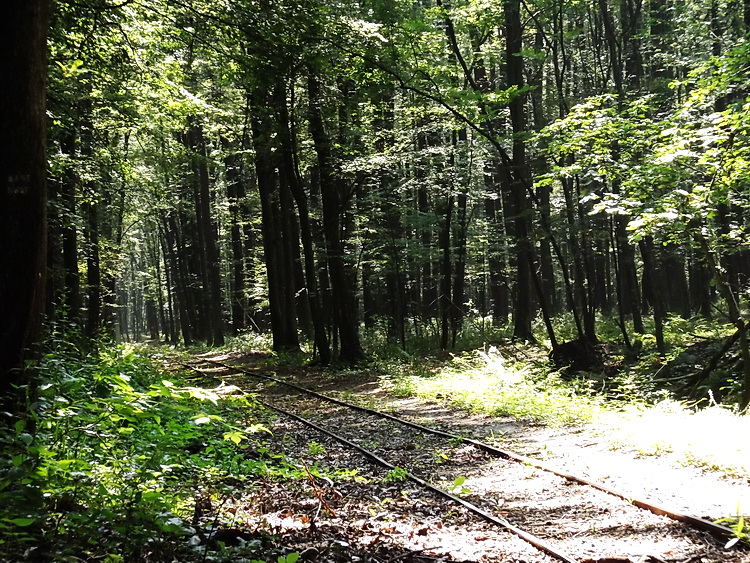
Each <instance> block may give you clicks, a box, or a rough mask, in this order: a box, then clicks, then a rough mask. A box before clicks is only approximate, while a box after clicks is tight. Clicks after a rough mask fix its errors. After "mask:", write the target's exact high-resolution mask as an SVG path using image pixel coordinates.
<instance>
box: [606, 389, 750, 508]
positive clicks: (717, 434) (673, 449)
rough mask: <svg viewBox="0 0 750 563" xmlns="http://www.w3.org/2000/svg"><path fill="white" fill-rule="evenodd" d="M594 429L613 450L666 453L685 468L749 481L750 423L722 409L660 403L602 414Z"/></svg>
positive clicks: (746, 417) (744, 417)
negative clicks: (698, 469) (605, 437)
mask: <svg viewBox="0 0 750 563" xmlns="http://www.w3.org/2000/svg"><path fill="white" fill-rule="evenodd" d="M595 426H596V428H597V429H598V430H599V432H600V433H602V434H603V435H605V436H607V439H608V440H610V441H611V443H612V444H613V445H614V446H616V447H624V448H628V449H633V450H634V451H636V452H638V453H640V454H641V455H660V454H665V453H670V454H674V455H675V456H677V458H678V459H680V460H682V461H683V462H684V463H689V464H692V465H698V466H702V467H706V468H707V469H714V470H719V471H723V472H727V473H730V474H732V475H736V476H750V443H748V441H747V436H750V417H748V416H741V415H738V414H737V413H734V412H732V411H731V410H729V409H726V408H722V407H718V406H715V407H710V408H707V409H703V410H700V411H693V410H691V409H688V408H686V407H684V406H683V405H681V404H680V403H677V402H675V401H663V402H661V403H659V404H657V405H655V406H653V407H650V408H647V409H644V408H635V407H633V408H630V409H626V410H623V411H608V412H603V413H602V414H601V415H600V416H599V417H598V419H597V422H596V423H595ZM748 502H750V499H748Z"/></svg>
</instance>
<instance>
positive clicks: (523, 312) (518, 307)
mask: <svg viewBox="0 0 750 563" xmlns="http://www.w3.org/2000/svg"><path fill="white" fill-rule="evenodd" d="M503 11H504V13H505V41H506V44H505V68H506V72H507V74H508V86H516V87H517V88H518V89H519V91H520V92H523V87H524V78H523V72H524V70H523V67H524V63H523V57H522V56H521V52H522V49H523V24H522V22H521V2H520V0H504V1H503ZM525 98H526V96H525V94H522V93H518V94H516V95H515V96H514V97H513V98H512V99H511V101H510V102H509V110H510V121H511V126H512V129H513V154H512V167H513V168H512V170H510V169H508V170H506V171H505V172H506V175H507V177H508V182H509V186H508V187H509V189H510V193H511V198H512V201H513V207H514V209H513V213H514V216H515V219H514V222H515V235H516V237H517V246H516V268H517V273H516V301H515V303H514V307H513V337H514V338H518V339H521V340H529V341H533V340H534V335H533V333H532V332H531V321H532V319H533V318H534V316H535V311H534V309H533V306H532V300H531V288H532V279H531V276H532V275H535V274H534V272H532V269H531V268H532V264H533V263H534V259H533V256H534V248H533V242H532V239H531V237H532V226H531V225H532V224H531V215H532V208H531V205H530V202H529V200H528V196H527V194H526V186H527V185H528V184H529V183H530V182H529V179H530V175H529V170H528V166H527V162H526V142H525V141H524V139H523V135H524V134H525V133H526V132H527V131H526V109H525V107H524V105H525Z"/></svg>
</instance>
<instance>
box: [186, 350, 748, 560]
mask: <svg viewBox="0 0 750 563" xmlns="http://www.w3.org/2000/svg"><path fill="white" fill-rule="evenodd" d="M184 366H185V367H187V368H189V369H191V370H194V371H195V372H197V373H199V374H202V375H204V376H208V377H213V378H217V379H220V380H223V381H228V382H231V383H234V384H237V383H240V385H239V387H240V388H244V389H245V390H249V389H248V379H247V377H248V376H249V377H250V378H253V379H254V380H255V381H258V382H260V383H261V385H259V386H256V388H255V389H254V392H255V393H257V395H256V398H258V399H259V400H261V402H262V404H264V405H265V406H267V407H269V408H271V409H273V410H275V411H277V412H279V413H280V414H281V415H282V416H285V417H289V418H291V419H293V420H296V421H298V422H300V423H303V424H305V425H307V426H309V427H311V428H313V429H314V430H315V431H317V432H319V433H321V434H322V435H326V436H328V437H330V438H331V439H333V440H335V441H337V442H339V443H341V444H342V445H344V446H345V447H347V448H350V449H354V450H356V451H357V452H359V454H361V455H362V456H364V457H365V458H367V459H368V460H369V461H370V462H372V463H375V464H377V465H380V466H381V467H385V468H387V469H389V470H391V471H394V472H399V474H400V475H401V476H402V477H403V478H408V479H409V480H410V481H412V482H414V483H416V484H417V485H419V486H421V487H423V488H425V489H427V490H429V491H431V492H432V493H434V494H437V495H440V496H442V497H444V498H446V499H449V500H450V501H451V502H454V503H456V505H458V506H461V507H463V509H465V510H467V511H468V512H470V513H472V514H474V515H475V516H476V517H478V518H481V519H483V520H484V521H486V522H488V523H490V524H492V525H494V526H497V527H499V528H503V529H504V530H506V531H508V532H510V533H512V534H515V535H516V536H518V537H520V538H522V539H523V540H525V541H526V542H528V543H529V544H530V545H532V546H534V548H536V549H537V550H539V551H541V552H543V553H545V554H547V555H548V556H549V557H551V558H552V559H554V560H558V561H564V562H569V563H570V562H579V561H586V562H592V563H593V562H602V563H604V562H618V561H622V562H627V561H639V562H647V561H660V562H666V561H675V562H677V561H680V562H685V563H687V562H694V561H695V562H697V561H737V562H739V561H745V560H747V559H746V557H745V556H746V554H743V553H740V552H737V551H735V552H732V553H729V552H725V551H723V550H722V546H723V544H724V543H726V540H727V539H728V538H730V537H732V530H730V529H729V528H727V527H724V526H721V525H719V524H715V523H713V522H711V521H709V520H705V519H701V518H697V517H694V516H691V515H687V514H682V513H679V512H676V511H672V510H669V509H667V508H664V507H660V506H657V505H655V504H653V503H651V502H648V501H645V500H640V499H634V498H630V497H628V495H626V494H623V493H620V492H618V491H616V490H613V489H611V488H609V487H607V486H604V485H601V484H599V483H596V482H592V481H589V480H587V479H584V478H580V477H577V476H574V475H570V474H567V473H564V472H560V471H557V470H555V469H554V468H552V467H549V466H547V465H546V464H544V463H543V462H541V461H538V460H535V459H532V458H529V457H526V456H523V455H519V454H516V453H514V452H511V451H508V450H504V449H499V448H496V447H494V446H492V445H489V444H486V443H483V442H480V441H477V440H473V439H469V438H465V437H462V436H457V435H454V434H451V433H449V432H445V431H442V430H436V429H435V428H431V427H426V426H423V425H419V424H416V423H413V422H410V421H408V420H404V419H401V418H398V417H396V416H393V415H391V414H389V413H385V412H380V411H377V410H375V409H371V408H368V407H363V406H359V405H355V404H351V403H348V402H345V401H342V400H340V399H337V398H334V397H330V396H327V395H323V394H321V393H318V392H316V391H314V390H311V389H307V388H304V387H302V386H300V385H297V384H295V383H292V382H289V381H285V380H283V379H279V378H276V377H273V376H269V375H266V374H261V373H258V372H257V371H250V370H248V369H245V368H244V367H243V366H239V365H230V364H227V363H223V362H219V361H214V360H208V359H205V360H201V361H200V362H199V363H191V364H184ZM240 379H241V381H239V380H240ZM282 388H283V391H282ZM282 397H283V401H282ZM274 398H275V399H276V400H274ZM279 403H282V404H283V407H282V406H280V405H279ZM383 437H385V439H383ZM457 483H460V484H458V485H457Z"/></svg>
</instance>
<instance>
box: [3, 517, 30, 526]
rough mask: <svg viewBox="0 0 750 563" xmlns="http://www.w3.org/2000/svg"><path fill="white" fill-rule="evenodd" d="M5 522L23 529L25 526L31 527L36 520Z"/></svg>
mask: <svg viewBox="0 0 750 563" xmlns="http://www.w3.org/2000/svg"><path fill="white" fill-rule="evenodd" d="M7 522H12V523H13V524H15V525H16V526H21V527H22V528H25V527H26V526H31V525H32V524H33V523H34V522H36V518H12V519H10V520H7Z"/></svg>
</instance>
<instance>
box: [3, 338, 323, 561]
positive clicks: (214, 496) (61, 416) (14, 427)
mask: <svg viewBox="0 0 750 563" xmlns="http://www.w3.org/2000/svg"><path fill="white" fill-rule="evenodd" d="M57 336H58V337H57V338H55V339H52V342H53V343H52V345H51V346H50V350H49V351H48V353H47V354H46V355H45V356H44V357H43V358H42V359H41V361H40V362H39V363H38V365H35V366H33V369H34V370H35V372H36V373H37V374H38V379H39V383H40V384H39V387H38V391H37V392H36V393H35V395H36V396H35V398H34V399H33V402H32V403H31V404H29V405H28V412H29V413H30V414H29V415H28V416H27V417H26V418H14V417H12V415H11V414H10V413H2V426H1V427H0V447H1V452H2V453H0V560H14V561H22V560H28V561H39V560H54V561H80V560H98V561H108V562H117V561H150V560H151V561H163V560H180V561H190V560H219V559H221V557H222V556H219V555H216V553H218V552H216V553H214V555H212V556H211V557H209V556H208V555H209V554H208V544H210V543H211V542H210V539H211V538H210V536H211V534H212V530H215V529H217V526H222V525H235V526H236V525H238V524H239V523H237V522H232V521H231V515H223V514H221V513H220V511H218V510H215V511H214V512H211V511H209V512H208V513H206V511H205V510H204V509H201V508H200V507H201V505H202V503H203V500H205V498H206V497H208V498H209V499H210V500H212V501H213V503H211V502H209V505H211V504H213V506H214V507H216V506H220V505H221V504H222V503H223V502H225V501H226V499H229V498H232V497H233V496H234V495H238V494H240V492H241V491H243V490H246V489H249V488H252V487H253V486H254V484H255V483H258V482H259V480H260V479H304V478H306V474H305V472H304V471H303V469H302V468H301V467H299V466H298V465H297V464H296V463H295V462H293V461H290V460H287V459H286V458H285V457H284V456H283V455H277V454H270V453H268V452H267V451H264V450H263V448H262V446H261V444H262V436H264V435H267V434H266V432H267V429H266V427H265V425H264V421H266V420H267V419H268V416H269V415H268V413H267V412H265V411H264V410H263V409H262V408H260V407H259V406H258V405H257V404H256V403H254V401H253V400H252V399H251V398H249V397H247V396H245V395H243V394H241V393H239V392H238V391H239V390H238V389H237V388H232V387H230V386H224V385H222V386H219V387H216V386H215V384H214V385H212V387H214V388H213V389H205V388H202V387H196V386H194V385H191V384H190V383H189V382H188V380H187V379H186V378H185V377H183V376H181V375H180V374H179V373H178V372H172V373H169V374H166V375H165V372H164V370H163V367H162V366H160V365H159V364H158V363H157V360H158V359H159V358H153V357H149V354H148V353H147V351H146V350H145V349H141V348H138V347H134V346H118V347H115V346H110V345H103V346H101V347H99V348H98V349H97V350H96V351H95V352H92V353H87V354H84V353H82V352H80V351H79V350H77V349H75V347H73V346H72V345H70V344H68V343H67V342H66V337H65V335H57ZM313 471H315V469H313ZM201 499H203V500H201ZM203 504H205V503H203ZM227 518H229V520H227ZM207 521H208V522H209V524H206V522H207ZM206 536H209V537H208V539H207V537H206ZM256 543H257V542H256ZM213 544H214V545H212V549H213V550H219V551H221V547H222V546H221V545H218V546H217V545H215V544H216V542H213ZM256 547H257V546H256ZM270 552H271V551H269V553H270ZM228 560H231V557H229V559H228Z"/></svg>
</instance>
